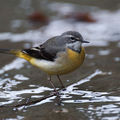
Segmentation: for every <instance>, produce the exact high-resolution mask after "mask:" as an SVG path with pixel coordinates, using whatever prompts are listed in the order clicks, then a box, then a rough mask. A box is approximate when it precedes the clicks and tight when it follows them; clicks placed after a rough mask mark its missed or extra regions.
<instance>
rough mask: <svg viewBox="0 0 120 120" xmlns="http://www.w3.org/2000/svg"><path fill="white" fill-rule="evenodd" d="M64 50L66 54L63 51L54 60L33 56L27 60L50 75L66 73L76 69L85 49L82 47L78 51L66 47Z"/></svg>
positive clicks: (83, 56) (82, 58) (81, 60)
mask: <svg viewBox="0 0 120 120" xmlns="http://www.w3.org/2000/svg"><path fill="white" fill-rule="evenodd" d="M66 52H67V54H66V53H65V52H64V53H61V54H59V55H58V58H57V59H56V60H55V61H54V62H52V61H46V60H39V59H35V58H32V59H31V60H30V61H29V62H30V63H31V64H33V65H34V66H36V67H39V68H40V69H41V70H43V71H44V72H47V73H48V74H50V75H57V74H58V75H61V74H67V73H69V72H72V71H74V70H75V69H77V68H78V67H79V66H80V65H81V64H82V63H83V61H84V58H85V51H84V48H82V49H81V52H80V53H78V52H75V51H73V50H71V49H67V50H66Z"/></svg>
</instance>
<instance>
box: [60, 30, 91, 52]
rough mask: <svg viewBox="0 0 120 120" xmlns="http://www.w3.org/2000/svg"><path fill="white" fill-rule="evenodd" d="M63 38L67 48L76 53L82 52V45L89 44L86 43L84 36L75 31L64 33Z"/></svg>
mask: <svg viewBox="0 0 120 120" xmlns="http://www.w3.org/2000/svg"><path fill="white" fill-rule="evenodd" d="M61 37H63V38H64V39H65V41H66V47H67V48H70V49H72V50H74V51H76V52H80V50H81V46H82V43H89V42H88V41H85V40H84V39H83V37H82V35H81V34H80V33H78V32H75V31H67V32H64V33H63V34H62V35H61Z"/></svg>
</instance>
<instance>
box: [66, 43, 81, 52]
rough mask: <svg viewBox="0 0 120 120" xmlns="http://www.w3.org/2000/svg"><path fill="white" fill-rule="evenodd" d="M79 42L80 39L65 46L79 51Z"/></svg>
mask: <svg viewBox="0 0 120 120" xmlns="http://www.w3.org/2000/svg"><path fill="white" fill-rule="evenodd" d="M81 44H82V43H81V42H80V41H76V42H74V43H68V44H66V47H68V48H71V49H73V50H75V51H80V49H81Z"/></svg>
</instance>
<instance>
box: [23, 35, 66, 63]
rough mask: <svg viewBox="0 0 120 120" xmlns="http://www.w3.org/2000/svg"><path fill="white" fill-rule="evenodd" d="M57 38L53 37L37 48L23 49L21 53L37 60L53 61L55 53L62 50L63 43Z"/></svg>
mask: <svg viewBox="0 0 120 120" xmlns="http://www.w3.org/2000/svg"><path fill="white" fill-rule="evenodd" d="M59 38H60V37H59V36H56V37H53V38H51V39H49V40H47V41H46V42H45V43H43V44H42V45H40V46H38V47H33V48H31V49H24V50H22V52H23V53H25V54H28V55H30V56H32V57H34V58H37V59H44V60H49V61H54V60H55V58H56V56H57V53H58V52H60V51H63V50H64V43H63V42H62V41H61V39H59Z"/></svg>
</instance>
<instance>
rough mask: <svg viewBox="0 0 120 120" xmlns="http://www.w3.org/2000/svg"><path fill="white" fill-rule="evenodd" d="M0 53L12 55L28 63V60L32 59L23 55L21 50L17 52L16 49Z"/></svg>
mask: <svg viewBox="0 0 120 120" xmlns="http://www.w3.org/2000/svg"><path fill="white" fill-rule="evenodd" d="M0 53H5V54H12V55H15V56H17V57H20V58H23V59H26V60H27V61H30V59H31V58H32V57H31V56H29V55H27V54H25V53H23V52H22V50H17V49H16V50H15V49H0Z"/></svg>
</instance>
